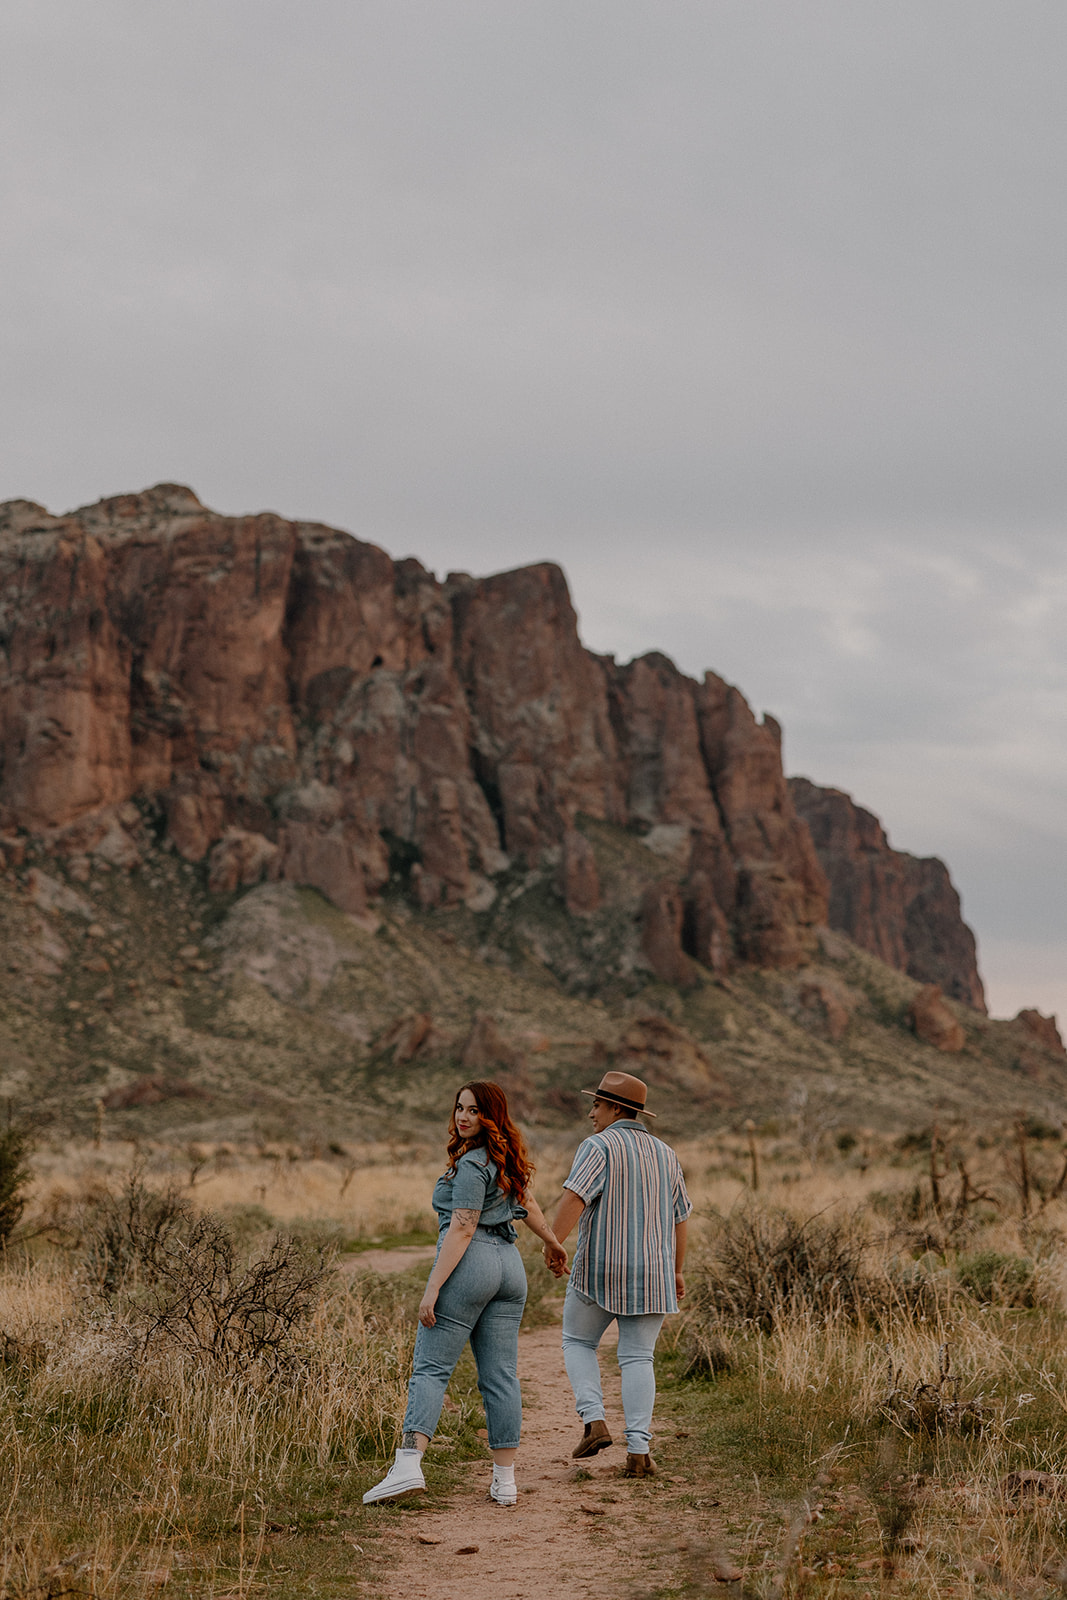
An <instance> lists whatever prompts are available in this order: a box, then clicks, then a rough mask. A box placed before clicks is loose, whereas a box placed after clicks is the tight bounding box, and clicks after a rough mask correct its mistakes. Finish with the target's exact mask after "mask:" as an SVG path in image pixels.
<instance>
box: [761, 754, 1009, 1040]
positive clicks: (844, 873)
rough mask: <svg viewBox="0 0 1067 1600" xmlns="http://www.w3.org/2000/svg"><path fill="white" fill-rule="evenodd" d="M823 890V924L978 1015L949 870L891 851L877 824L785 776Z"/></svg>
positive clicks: (978, 989)
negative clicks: (826, 901) (826, 898)
mask: <svg viewBox="0 0 1067 1600" xmlns="http://www.w3.org/2000/svg"><path fill="white" fill-rule="evenodd" d="M789 792H790V794H791V796H792V799H793V804H794V806H795V807H796V811H797V814H798V815H799V816H801V817H802V818H803V819H804V821H805V822H806V823H807V825H808V828H809V829H810V831H811V836H812V839H813V841H814V844H815V849H816V851H817V852H818V856H819V862H820V864H821V866H822V868H823V871H824V872H825V873H826V876H827V879H828V880H829V884H830V926H831V927H832V928H836V929H838V930H839V931H840V932H842V933H847V934H848V936H849V938H850V939H853V940H854V941H855V942H856V944H858V945H860V946H861V947H862V948H863V949H864V950H869V951H870V952H871V953H872V955H876V956H878V957H879V958H880V959H881V960H882V961H885V962H886V963H887V964H888V965H889V966H891V967H895V968H896V969H897V970H898V971H899V972H906V973H907V974H908V975H909V977H912V978H917V979H918V980H919V981H920V982H921V983H926V984H939V985H940V986H941V989H942V990H943V991H944V993H945V994H946V995H950V996H951V997H952V998H953V999H954V1000H961V1001H963V1002H964V1003H965V1004H966V1005H969V1006H973V1007H974V1008H975V1009H976V1010H977V1011H985V1009H986V1003H985V992H984V990H983V988H982V980H981V978H980V977H979V974H978V961H977V955H976V951H975V943H974V934H973V933H972V932H971V930H970V928H969V927H968V926H967V924H966V923H965V922H964V920H963V916H962V914H961V911H960V897H959V895H958V894H957V892H956V890H955V888H954V887H953V884H952V879H951V878H950V877H949V874H948V868H947V867H946V866H945V864H944V862H943V861H939V860H938V859H937V857H936V856H927V857H919V856H911V855H908V854H907V853H906V852H905V851H903V850H893V849H892V848H891V847H890V844H889V841H888V839H887V838H886V835H885V830H884V829H883V827H882V824H881V823H880V822H879V821H878V818H877V817H876V816H874V815H873V814H872V813H871V812H870V811H865V810H864V809H863V808H862V806H858V805H856V804H855V802H854V801H853V800H852V798H851V797H850V796H849V795H847V794H844V793H842V791H841V790H840V789H823V788H820V787H819V786H818V785H817V784H814V783H811V782H809V781H808V779H807V778H790V780H789Z"/></svg>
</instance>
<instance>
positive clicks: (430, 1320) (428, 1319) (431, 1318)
mask: <svg viewBox="0 0 1067 1600" xmlns="http://www.w3.org/2000/svg"><path fill="white" fill-rule="evenodd" d="M436 1304H437V1290H436V1289H431V1288H430V1287H429V1286H428V1285H427V1289H426V1293H425V1294H424V1295H423V1297H422V1299H421V1301H420V1302H419V1321H420V1322H421V1323H422V1325H423V1327H424V1328H432V1327H434V1326H435V1325H436V1323H437V1318H436V1316H435V1315H434V1306H436Z"/></svg>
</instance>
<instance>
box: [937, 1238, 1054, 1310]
mask: <svg viewBox="0 0 1067 1600" xmlns="http://www.w3.org/2000/svg"><path fill="white" fill-rule="evenodd" d="M956 1278H957V1281H958V1282H959V1284H960V1287H961V1288H963V1289H966V1290H967V1292H968V1294H971V1295H973V1296H974V1298H975V1299H976V1300H977V1301H978V1302H979V1303H980V1304H981V1305H998V1306H1015V1307H1025V1308H1030V1307H1033V1306H1035V1305H1036V1304H1037V1288H1036V1285H1037V1274H1036V1271H1035V1268H1034V1263H1033V1262H1032V1261H1031V1260H1029V1259H1028V1258H1027V1257H1026V1256H1009V1255H1002V1254H1001V1252H1000V1251H999V1250H976V1251H975V1252H974V1253H973V1254H972V1255H965V1256H960V1257H959V1259H958V1260H957V1262H956Z"/></svg>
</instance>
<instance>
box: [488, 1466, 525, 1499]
mask: <svg viewBox="0 0 1067 1600" xmlns="http://www.w3.org/2000/svg"><path fill="white" fill-rule="evenodd" d="M489 1498H490V1500H495V1501H496V1503H497V1505H498V1506H513V1505H517V1504H518V1500H519V1491H518V1487H517V1486H516V1483H515V1479H514V1478H512V1480H511V1482H510V1483H501V1482H500V1480H499V1479H498V1478H497V1475H496V1473H495V1472H494V1473H493V1481H492V1483H491V1484H490V1485H489Z"/></svg>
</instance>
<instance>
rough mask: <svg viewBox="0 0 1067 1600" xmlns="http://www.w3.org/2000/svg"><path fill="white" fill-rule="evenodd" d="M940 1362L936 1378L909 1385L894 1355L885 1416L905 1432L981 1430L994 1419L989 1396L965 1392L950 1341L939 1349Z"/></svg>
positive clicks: (891, 1363) (890, 1366)
mask: <svg viewBox="0 0 1067 1600" xmlns="http://www.w3.org/2000/svg"><path fill="white" fill-rule="evenodd" d="M937 1364H938V1373H937V1377H936V1378H932V1379H930V1380H929V1381H924V1380H922V1379H920V1380H919V1381H917V1382H915V1383H912V1384H906V1383H905V1381H904V1371H903V1368H902V1367H897V1366H895V1365H894V1363H893V1361H892V1358H890V1363H889V1381H888V1385H887V1388H886V1394H885V1398H884V1399H883V1401H882V1413H883V1415H884V1416H885V1417H886V1418H887V1420H889V1421H891V1422H893V1423H894V1424H895V1425H896V1426H897V1427H898V1428H900V1429H902V1431H903V1432H905V1433H925V1434H937V1433H962V1434H976V1433H981V1432H982V1430H983V1428H985V1426H986V1425H987V1423H988V1422H989V1420H990V1410H989V1406H988V1404H987V1402H986V1398H985V1396H984V1395H983V1394H977V1395H964V1394H963V1392H962V1390H961V1387H960V1381H959V1378H958V1377H957V1376H956V1374H955V1373H953V1371H952V1363H951V1359H950V1355H949V1347H948V1345H947V1344H943V1345H942V1346H941V1348H940V1350H939V1351H938V1357H937Z"/></svg>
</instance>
